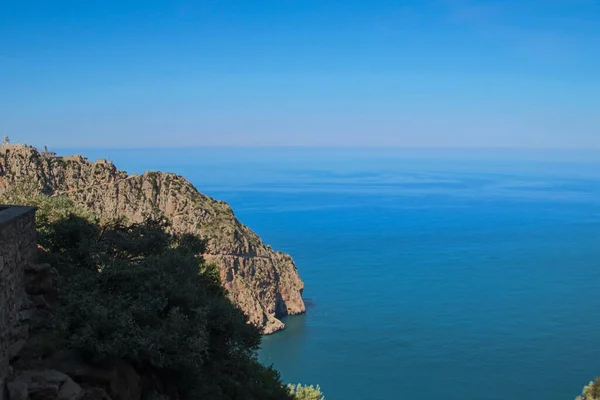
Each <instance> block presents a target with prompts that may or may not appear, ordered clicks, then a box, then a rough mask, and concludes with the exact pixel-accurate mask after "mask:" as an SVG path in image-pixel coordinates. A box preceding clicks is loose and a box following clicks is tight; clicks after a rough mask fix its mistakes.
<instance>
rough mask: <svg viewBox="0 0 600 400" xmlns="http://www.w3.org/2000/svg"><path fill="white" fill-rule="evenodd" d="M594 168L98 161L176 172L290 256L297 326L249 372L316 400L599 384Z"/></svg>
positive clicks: (401, 160)
mask: <svg viewBox="0 0 600 400" xmlns="http://www.w3.org/2000/svg"><path fill="white" fill-rule="evenodd" d="M84 153H86V154H89V155H90V156H91V157H100V156H101V157H106V156H107V154H108V153H109V152H108V151H106V150H94V151H84ZM596 156H597V155H596V154H593V153H571V154H565V153H560V152H547V153H523V152H522V153H515V152H498V151H495V152H494V151H488V152H481V151H480V152H468V151H462V152H459V151H454V152H445V151H419V152H409V151H393V150H387V151H386V150H371V151H359V150H331V149H329V150H327V149H323V150H310V149H295V150H282V149H279V150H251V149H205V150H198V149H188V150H160V151H159V150H140V151H133V150H129V151H111V152H110V157H111V158H113V159H114V160H115V162H116V164H117V165H118V166H119V167H122V168H124V169H127V170H128V171H129V172H141V171H143V170H145V169H154V170H168V171H173V172H177V173H180V174H183V175H184V176H186V177H187V178H188V179H189V180H191V181H192V182H193V183H194V184H195V185H196V186H197V187H198V188H199V190H200V191H202V192H205V193H207V194H209V195H211V196H213V197H216V198H218V199H222V200H225V201H227V202H229V203H230V204H231V205H232V206H233V208H234V210H235V212H236V215H237V216H238V218H239V219H240V220H241V221H242V222H244V223H246V224H247V225H249V226H250V227H251V228H252V229H254V230H255V231H256V232H257V233H258V234H259V235H261V237H262V238H263V239H264V240H265V242H267V243H269V244H271V245H272V246H273V247H274V248H276V249H280V250H283V251H285V252H289V253H290V254H292V255H293V257H294V259H295V260H296V263H297V265H298V269H299V271H300V274H301V276H302V278H303V279H304V281H305V283H306V290H305V298H306V299H307V304H308V312H307V313H306V315H303V316H298V317H290V318H288V319H287V320H286V321H285V322H286V323H287V325H288V328H287V329H286V330H285V331H283V332H280V333H277V334H275V335H272V336H268V337H265V338H264V340H263V346H262V350H261V352H260V359H261V361H262V362H263V363H266V364H273V365H274V366H275V367H276V368H277V369H278V370H279V371H281V374H282V377H283V379H284V380H285V381H286V382H302V383H308V384H320V385H321V387H322V389H323V391H324V392H325V394H326V398H327V400H359V399H360V400H364V399H374V400H376V399H422V400H434V399H489V400H496V399H497V400H520V399H540V400H559V399H561V400H562V399H572V398H574V397H575V396H576V395H577V394H578V393H579V392H580V390H581V387H582V385H583V384H585V383H587V382H588V381H589V380H590V379H592V378H593V376H595V375H596V374H598V375H600V345H599V344H600V318H598V316H599V313H600V295H599V294H598V287H599V284H600V168H598V167H599V166H600V163H599V162H598V161H599V160H600V157H596Z"/></svg>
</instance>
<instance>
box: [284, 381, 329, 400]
mask: <svg viewBox="0 0 600 400" xmlns="http://www.w3.org/2000/svg"><path fill="white" fill-rule="evenodd" d="M288 390H289V391H290V394H291V395H292V396H294V399H295V400H325V396H323V393H321V388H320V387H319V385H317V386H316V387H315V386H303V385H301V384H297V385H295V386H294V385H288Z"/></svg>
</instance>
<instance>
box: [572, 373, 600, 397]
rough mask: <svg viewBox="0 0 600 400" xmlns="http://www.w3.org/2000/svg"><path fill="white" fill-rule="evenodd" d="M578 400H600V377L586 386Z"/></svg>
mask: <svg viewBox="0 0 600 400" xmlns="http://www.w3.org/2000/svg"><path fill="white" fill-rule="evenodd" d="M576 400H600V377H596V379H594V380H593V381H591V382H590V383H589V384H588V385H587V386H585V387H584V388H583V392H582V393H581V396H578V397H577V399H576Z"/></svg>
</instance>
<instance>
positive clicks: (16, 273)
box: [0, 206, 37, 400]
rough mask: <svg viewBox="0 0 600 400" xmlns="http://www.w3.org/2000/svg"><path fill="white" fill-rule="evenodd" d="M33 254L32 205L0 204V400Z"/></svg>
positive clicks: (20, 327) (35, 252)
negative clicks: (26, 273)
mask: <svg viewBox="0 0 600 400" xmlns="http://www.w3.org/2000/svg"><path fill="white" fill-rule="evenodd" d="M36 254H37V244H36V230H35V209H34V208H33V207H17V206H0V400H4V398H5V396H4V386H5V382H6V378H7V377H8V374H9V361H10V357H11V355H12V354H11V353H13V352H14V346H15V344H16V343H15V341H16V340H18V339H21V340H22V339H23V338H22V337H20V338H16V337H15V335H16V333H15V331H22V325H21V324H19V311H20V310H21V306H22V303H23V301H24V300H25V291H24V276H25V269H26V268H27V267H28V266H30V265H33V264H35V262H36ZM19 325H21V326H19ZM19 335H21V336H22V332H21V333H19Z"/></svg>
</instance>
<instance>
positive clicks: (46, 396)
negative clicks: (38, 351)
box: [7, 369, 82, 400]
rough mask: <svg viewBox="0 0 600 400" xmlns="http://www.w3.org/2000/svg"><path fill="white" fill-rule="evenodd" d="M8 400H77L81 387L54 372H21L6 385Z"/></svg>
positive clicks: (65, 376)
mask: <svg viewBox="0 0 600 400" xmlns="http://www.w3.org/2000/svg"><path fill="white" fill-rule="evenodd" d="M7 388H8V393H9V398H10V400H77V399H78V398H79V397H80V396H81V393H82V389H81V387H80V386H79V385H78V384H77V383H75V382H74V381H73V380H72V379H71V378H70V377H69V376H67V375H65V374H64V373H62V372H60V371H56V370H51V369H47V370H40V371H23V372H21V373H19V374H18V375H17V376H16V377H15V378H14V379H13V380H12V381H11V382H9V383H8V384H7Z"/></svg>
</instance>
